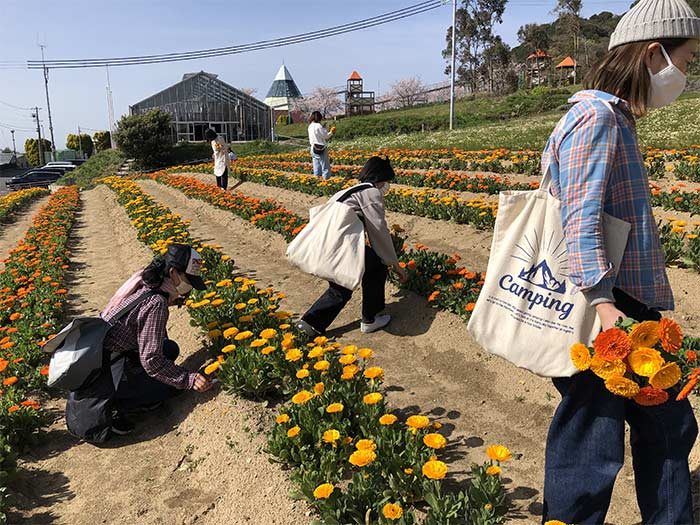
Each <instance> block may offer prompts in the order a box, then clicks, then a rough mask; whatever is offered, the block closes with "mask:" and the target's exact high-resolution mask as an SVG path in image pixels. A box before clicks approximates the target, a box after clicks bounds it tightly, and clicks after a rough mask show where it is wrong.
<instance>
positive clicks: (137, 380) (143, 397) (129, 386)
mask: <svg viewBox="0 0 700 525" xmlns="http://www.w3.org/2000/svg"><path fill="white" fill-rule="evenodd" d="M163 355H164V356H165V357H166V358H167V359H169V360H170V361H175V360H176V359H177V356H178V355H180V347H179V346H178V345H177V343H176V342H175V341H171V340H170V339H166V340H165V341H163ZM179 392H180V391H179V390H178V389H177V388H175V387H173V386H170V385H166V384H165V383H161V382H160V381H158V380H157V379H153V378H152V377H151V376H149V375H148V373H146V371H145V370H144V369H143V366H141V362H140V361H139V358H138V355H137V356H133V357H132V356H129V357H127V359H126V363H125V364H124V374H123V375H122V379H121V381H120V382H119V387H118V388H117V394H116V405H117V408H118V409H120V410H126V411H128V410H132V409H134V408H139V407H142V406H148V405H152V404H154V403H158V402H160V401H165V400H166V399H170V398H171V397H173V396H175V395H177V394H178V393H179Z"/></svg>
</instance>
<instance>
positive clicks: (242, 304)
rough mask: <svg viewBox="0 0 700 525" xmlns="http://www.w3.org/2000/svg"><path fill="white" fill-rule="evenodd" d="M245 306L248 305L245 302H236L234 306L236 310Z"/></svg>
mask: <svg viewBox="0 0 700 525" xmlns="http://www.w3.org/2000/svg"><path fill="white" fill-rule="evenodd" d="M246 306H248V305H247V304H245V303H237V304H236V305H235V306H234V308H235V309H236V310H243V309H244V308H245V307H246Z"/></svg>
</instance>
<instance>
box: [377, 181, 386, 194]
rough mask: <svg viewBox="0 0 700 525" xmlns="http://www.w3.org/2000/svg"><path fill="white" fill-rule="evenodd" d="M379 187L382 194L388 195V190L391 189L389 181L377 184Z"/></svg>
mask: <svg viewBox="0 0 700 525" xmlns="http://www.w3.org/2000/svg"><path fill="white" fill-rule="evenodd" d="M377 189H378V190H379V192H380V193H381V194H382V195H386V192H388V191H389V183H388V182H381V183H379V184H377Z"/></svg>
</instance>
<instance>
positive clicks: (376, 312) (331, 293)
mask: <svg viewBox="0 0 700 525" xmlns="http://www.w3.org/2000/svg"><path fill="white" fill-rule="evenodd" d="M394 177H395V174H394V170H393V169H392V167H391V164H390V163H389V160H388V159H382V158H380V157H372V158H370V159H369V160H368V161H367V163H366V164H365V165H364V167H363V168H362V172H361V173H360V177H359V178H360V181H361V183H365V184H366V183H369V184H371V185H372V186H369V187H367V188H366V189H362V190H360V191H357V192H356V193H353V194H352V195H350V196H349V197H348V198H347V199H346V200H344V201H342V202H343V203H344V204H347V205H348V206H350V207H351V208H352V209H353V210H354V211H355V213H357V214H358V215H359V216H360V218H361V219H362V222H363V223H364V225H365V232H366V234H367V237H368V238H369V244H370V246H366V247H365V273H364V275H363V277H362V322H361V323H360V329H361V330H362V332H364V333H370V332H375V331H377V330H381V329H382V328H384V327H385V326H386V325H388V324H389V322H390V321H391V316H390V315H388V314H384V315H380V312H381V311H382V310H384V307H385V304H384V286H385V284H386V277H387V267H391V268H392V269H393V270H394V271H395V272H396V273H397V274H398V276H399V280H401V282H405V280H406V278H407V277H406V271H405V270H404V269H403V268H401V267H400V266H399V260H398V257H397V256H396V251H395V250H394V243H393V241H392V239H391V233H390V232H389V227H388V226H387V224H386V217H385V214H384V194H385V193H386V192H387V191H388V190H389V181H391V180H392V179H393V178H394ZM346 191H347V190H343V191H341V192H338V193H336V195H335V196H334V197H333V198H335V199H337V198H339V197H340V196H341V195H342V194H344V193H345V192H346ZM328 285H329V286H328V290H327V291H326V292H325V293H324V294H323V295H322V296H321V297H320V298H319V299H318V300H317V301H316V302H315V303H314V304H313V305H312V306H311V308H309V310H308V311H307V312H306V313H305V314H304V316H303V317H302V318H301V320H300V321H298V322H297V324H296V327H297V329H299V330H302V331H303V332H305V333H306V334H307V335H309V336H310V337H315V336H317V335H322V334H324V333H325V332H326V329H327V328H328V327H329V326H330V324H331V323H332V322H333V321H334V320H335V318H336V317H338V314H339V313H340V311H341V310H342V309H343V308H344V307H345V305H346V304H347V303H348V301H349V300H350V298H351V297H352V290H349V289H347V288H344V287H342V286H340V285H338V284H335V283H332V282H329V283H328Z"/></svg>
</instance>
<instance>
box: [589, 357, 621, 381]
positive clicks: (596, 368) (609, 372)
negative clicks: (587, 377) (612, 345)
mask: <svg viewBox="0 0 700 525" xmlns="http://www.w3.org/2000/svg"><path fill="white" fill-rule="evenodd" d="M626 371H627V365H625V363H624V362H623V361H621V360H619V359H617V360H615V361H606V360H605V359H601V358H600V357H599V356H597V355H594V356H593V359H591V372H593V373H594V374H595V375H597V376H598V377H600V378H601V379H609V378H611V377H614V376H623V375H625V372H626Z"/></svg>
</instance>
